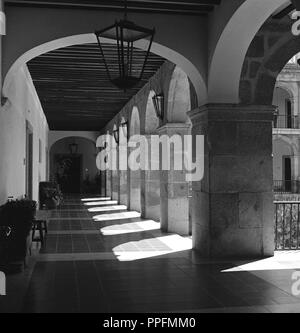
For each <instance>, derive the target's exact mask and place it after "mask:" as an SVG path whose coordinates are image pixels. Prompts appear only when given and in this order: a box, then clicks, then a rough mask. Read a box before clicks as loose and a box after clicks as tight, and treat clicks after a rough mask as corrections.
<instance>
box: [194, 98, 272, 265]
mask: <svg viewBox="0 0 300 333" xmlns="http://www.w3.org/2000/svg"><path fill="white" fill-rule="evenodd" d="M273 111H274V108H273V107H272V106H260V105H258V106H256V105H250V106H242V105H230V104H208V105H205V106H202V107H200V108H199V109H196V110H193V111H190V112H189V113H188V115H189V117H190V119H191V121H192V124H193V127H192V134H193V135H197V134H199V135H204V136H205V152H204V153H205V154H204V162H205V171H204V178H203V180H202V181H198V182H193V184H192V187H193V190H192V223H193V245H194V248H195V249H196V250H198V251H199V253H200V254H201V255H202V256H204V257H209V258H219V257H233V258H235V257H236V258H260V257H265V256H271V255H273V252H274V207H273V168H272V119H273Z"/></svg>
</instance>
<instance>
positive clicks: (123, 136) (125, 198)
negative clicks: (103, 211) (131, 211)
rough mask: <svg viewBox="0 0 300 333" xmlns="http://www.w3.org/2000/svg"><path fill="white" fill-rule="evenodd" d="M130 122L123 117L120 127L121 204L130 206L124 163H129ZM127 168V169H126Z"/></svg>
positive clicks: (126, 171)
mask: <svg viewBox="0 0 300 333" xmlns="http://www.w3.org/2000/svg"><path fill="white" fill-rule="evenodd" d="M127 132H128V123H127V121H126V119H125V118H124V117H121V122H120V127H119V149H118V152H119V159H120V171H119V179H120V204H121V205H125V206H127V207H128V206H129V195H128V168H127V170H126V167H123V164H124V166H125V164H126V163H127V159H128V149H127V137H128V133H127ZM124 169H125V170H124Z"/></svg>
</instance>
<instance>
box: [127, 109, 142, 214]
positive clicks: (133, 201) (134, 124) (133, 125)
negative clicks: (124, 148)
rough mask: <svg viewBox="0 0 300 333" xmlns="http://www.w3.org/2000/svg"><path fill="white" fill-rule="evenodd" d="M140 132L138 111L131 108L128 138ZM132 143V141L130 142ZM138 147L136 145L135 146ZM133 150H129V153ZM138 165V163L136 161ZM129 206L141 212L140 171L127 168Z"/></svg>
mask: <svg viewBox="0 0 300 333" xmlns="http://www.w3.org/2000/svg"><path fill="white" fill-rule="evenodd" d="M140 130H141V124H140V115H139V110H138V108H137V107H136V106H134V107H133V109H132V111H131V116H130V124H129V133H130V137H132V136H134V135H139V134H140ZM131 141H132V140H131ZM137 145H138V144H137ZM133 150H134V149H133V148H129V153H132V151H133ZM138 162H139V163H140V161H138ZM129 205H130V209H131V210H135V211H137V212H141V170H140V169H138V170H132V169H131V168H130V167H129Z"/></svg>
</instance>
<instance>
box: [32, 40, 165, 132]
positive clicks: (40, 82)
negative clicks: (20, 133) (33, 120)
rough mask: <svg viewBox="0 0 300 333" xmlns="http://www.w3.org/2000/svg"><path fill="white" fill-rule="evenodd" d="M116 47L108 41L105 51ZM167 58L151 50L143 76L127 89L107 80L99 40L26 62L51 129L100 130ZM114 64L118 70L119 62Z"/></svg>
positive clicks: (108, 52) (108, 51)
mask: <svg viewBox="0 0 300 333" xmlns="http://www.w3.org/2000/svg"><path fill="white" fill-rule="evenodd" d="M95 38H96V37H95ZM115 47H116V46H114V45H112V44H106V45H105V46H104V52H105V54H114V52H113V51H114V50H113V48H115ZM143 59H144V51H141V50H138V53H137V56H136V57H135V61H136V62H140V61H141V60H143ZM164 62H165V59H164V58H161V57H159V56H157V55H154V54H150V56H149V59H148V62H147V65H146V67H145V72H144V76H143V80H142V81H141V82H139V84H138V85H137V86H135V87H134V88H132V89H129V90H127V91H126V92H124V91H122V90H119V89H118V88H116V87H115V86H114V85H113V84H112V83H111V82H110V81H109V80H108V77H107V73H106V70H105V66H104V63H103V61H102V60H101V58H100V55H99V48H98V45H97V44H84V45H77V46H70V47H66V48H61V49H58V50H54V51H51V52H48V53H45V54H43V55H41V56H39V57H37V58H34V59H33V60H31V61H30V62H28V63H27V65H28V69H29V71H30V74H31V76H32V79H33V83H34V85H35V88H36V90H37V93H38V96H39V98H40V101H41V104H42V107H43V109H44V112H45V115H46V117H47V120H48V124H49V126H50V129H53V130H54V129H55V130H100V129H101V128H102V127H104V126H105V124H106V123H107V122H108V121H110V120H111V119H112V118H113V117H114V116H115V115H116V114H117V113H118V112H119V111H120V110H121V109H122V108H123V106H124V105H125V104H126V103H127V102H128V101H129V100H130V99H131V98H132V97H133V96H134V95H136V94H137V92H138V91H139V90H140V89H141V88H142V87H143V86H144V85H145V84H146V83H147V82H148V81H149V79H150V78H151V77H152V76H153V75H154V74H155V73H156V72H157V70H158V69H159V68H160V67H161V66H162V64H163V63H164ZM115 67H116V70H117V68H118V67H117V64H116V65H115Z"/></svg>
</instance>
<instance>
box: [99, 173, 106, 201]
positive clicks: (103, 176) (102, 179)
mask: <svg viewBox="0 0 300 333" xmlns="http://www.w3.org/2000/svg"><path fill="white" fill-rule="evenodd" d="M100 195H101V196H102V197H105V196H106V171H100Z"/></svg>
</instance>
